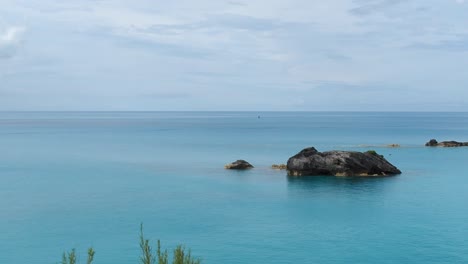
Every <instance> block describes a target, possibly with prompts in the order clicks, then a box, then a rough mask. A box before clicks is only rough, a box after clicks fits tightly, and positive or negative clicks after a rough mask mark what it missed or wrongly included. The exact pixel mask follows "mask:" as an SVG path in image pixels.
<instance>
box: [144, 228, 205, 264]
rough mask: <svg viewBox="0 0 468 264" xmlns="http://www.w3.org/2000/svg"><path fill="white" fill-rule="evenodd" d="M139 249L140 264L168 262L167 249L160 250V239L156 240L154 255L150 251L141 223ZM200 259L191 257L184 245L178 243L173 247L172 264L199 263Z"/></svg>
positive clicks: (165, 263)
mask: <svg viewBox="0 0 468 264" xmlns="http://www.w3.org/2000/svg"><path fill="white" fill-rule="evenodd" d="M140 249H141V257H140V260H141V264H169V254H168V253H167V250H164V251H162V250H161V241H160V240H158V244H157V249H156V256H157V260H158V262H156V256H155V255H154V254H153V253H152V250H151V246H150V242H149V240H148V239H145V237H144V235H143V224H142V225H141V226H140ZM200 263H201V260H200V259H198V258H194V257H192V252H191V251H190V250H186V249H185V247H184V246H182V245H178V246H177V247H176V248H175V249H174V255H173V258H172V264H200Z"/></svg>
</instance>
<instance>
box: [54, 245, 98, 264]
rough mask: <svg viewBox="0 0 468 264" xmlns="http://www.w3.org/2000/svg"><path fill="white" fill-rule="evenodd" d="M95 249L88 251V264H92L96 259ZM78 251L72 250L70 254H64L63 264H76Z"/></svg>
mask: <svg viewBox="0 0 468 264" xmlns="http://www.w3.org/2000/svg"><path fill="white" fill-rule="evenodd" d="M94 253H95V252H94V249H93V248H89V249H88V260H87V261H86V263H87V264H91V263H92V262H93V259H94ZM76 263H77V262H76V250H75V249H72V250H71V251H70V252H68V253H67V252H64V253H63V255H62V264H76Z"/></svg>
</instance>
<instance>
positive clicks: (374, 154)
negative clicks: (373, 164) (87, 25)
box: [366, 150, 384, 158]
mask: <svg viewBox="0 0 468 264" xmlns="http://www.w3.org/2000/svg"><path fill="white" fill-rule="evenodd" d="M366 153H367V154H370V155H372V156H376V157H381V158H383V157H384V156H383V155H379V153H377V151H375V150H368V151H366Z"/></svg>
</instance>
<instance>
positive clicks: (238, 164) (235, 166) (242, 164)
mask: <svg viewBox="0 0 468 264" xmlns="http://www.w3.org/2000/svg"><path fill="white" fill-rule="evenodd" d="M253 167H254V166H252V164H250V163H248V162H247V161H245V160H236V161H234V162H233V163H230V164H226V165H225V166H224V168H225V169H228V170H246V169H251V168H253Z"/></svg>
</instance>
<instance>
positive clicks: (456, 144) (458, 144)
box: [426, 139, 468, 148]
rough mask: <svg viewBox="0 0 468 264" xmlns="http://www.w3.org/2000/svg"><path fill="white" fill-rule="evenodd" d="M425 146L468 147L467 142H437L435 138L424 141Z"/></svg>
mask: <svg viewBox="0 0 468 264" xmlns="http://www.w3.org/2000/svg"><path fill="white" fill-rule="evenodd" d="M426 147H447V148H451V147H468V142H458V141H453V140H452V141H442V142H437V140H435V139H431V140H429V142H427V143H426Z"/></svg>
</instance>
